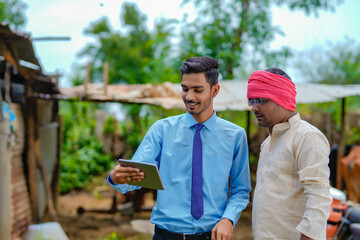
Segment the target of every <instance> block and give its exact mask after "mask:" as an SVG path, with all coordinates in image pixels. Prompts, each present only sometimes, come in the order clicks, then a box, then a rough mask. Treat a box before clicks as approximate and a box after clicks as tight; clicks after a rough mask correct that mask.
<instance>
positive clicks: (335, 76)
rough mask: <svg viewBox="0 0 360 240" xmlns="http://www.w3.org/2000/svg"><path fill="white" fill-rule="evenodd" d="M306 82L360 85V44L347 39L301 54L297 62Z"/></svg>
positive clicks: (296, 64)
mask: <svg viewBox="0 0 360 240" xmlns="http://www.w3.org/2000/svg"><path fill="white" fill-rule="evenodd" d="M295 68H296V69H298V71H299V72H300V74H301V76H303V78H304V80H305V81H308V82H318V83H330V84H360V43H359V42H356V41H355V40H354V39H350V38H347V39H345V40H344V41H342V42H338V43H329V44H328V45H327V47H322V46H315V47H313V48H311V49H309V50H306V51H303V52H300V53H299V55H298V56H297V58H296V60H295Z"/></svg>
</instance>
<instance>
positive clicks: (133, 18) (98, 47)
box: [79, 3, 178, 84]
mask: <svg viewBox="0 0 360 240" xmlns="http://www.w3.org/2000/svg"><path fill="white" fill-rule="evenodd" d="M146 20H147V18H146V16H145V15H144V14H142V13H141V12H140V11H139V10H138V8H137V6H136V5H135V4H134V3H124V4H123V9H122V13H121V22H122V31H120V30H114V29H112V27H111V25H110V24H109V21H108V18H106V17H104V18H101V19H99V20H97V21H95V22H93V23H91V24H90V26H89V27H87V28H86V29H85V35H87V36H90V37H92V38H94V39H95V43H91V44H89V45H87V46H86V47H85V48H84V49H82V51H81V52H80V54H79V56H80V57H86V58H87V59H89V61H90V62H91V63H92V66H93V70H92V73H91V74H92V79H101V78H102V67H103V63H104V62H105V61H107V62H108V63H109V82H110V83H129V84H140V83H160V82H164V81H170V82H175V81H178V74H177V71H176V70H175V69H174V68H173V63H172V60H171V57H170V56H171V52H170V49H171V48H170V47H171V40H172V37H173V36H174V23H175V21H174V20H171V19H170V20H166V19H158V20H157V21H156V23H155V26H154V28H153V30H149V29H148V28H147V25H146Z"/></svg>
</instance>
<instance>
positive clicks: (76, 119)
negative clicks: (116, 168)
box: [60, 102, 114, 193]
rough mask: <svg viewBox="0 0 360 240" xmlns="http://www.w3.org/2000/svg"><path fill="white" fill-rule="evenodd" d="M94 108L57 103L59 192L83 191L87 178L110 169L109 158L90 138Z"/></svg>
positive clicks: (92, 136)
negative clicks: (61, 128)
mask: <svg viewBox="0 0 360 240" xmlns="http://www.w3.org/2000/svg"><path fill="white" fill-rule="evenodd" d="M95 107H96V106H94V105H93V104H90V103H70V102H61V103H60V113H61V115H62V116H63V126H64V138H63V147H62V153H61V175H60V192H61V193H66V192H68V191H70V190H72V189H74V188H83V187H84V186H85V185H86V184H87V183H88V182H89V181H90V178H91V174H101V173H104V172H105V171H106V170H108V169H110V167H112V164H113V163H114V161H113V159H112V156H110V155H105V154H103V153H102V144H101V143H100V142H99V140H98V139H97V138H96V136H95V134H94V129H95V118H94V116H93V115H94V110H95Z"/></svg>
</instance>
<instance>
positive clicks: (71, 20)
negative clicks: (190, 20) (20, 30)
mask: <svg viewBox="0 0 360 240" xmlns="http://www.w3.org/2000/svg"><path fill="white" fill-rule="evenodd" d="M24 1H25V2H26V3H27V5H28V7H27V9H26V11H25V12H26V16H27V19H28V21H27V24H26V27H25V31H26V32H29V33H30V34H31V36H32V37H33V38H37V37H48V36H51V37H62V36H68V37H70V38H71V40H70V41H34V42H33V44H34V48H35V51H36V55H37V57H38V59H39V60H40V63H41V65H42V68H43V71H44V72H45V73H47V74H53V73H60V74H61V75H62V77H61V78H60V86H67V85H69V82H68V79H69V78H70V76H71V69H72V64H73V63H74V62H75V60H76V54H77V53H78V52H79V51H80V50H81V49H82V48H83V47H84V46H85V45H86V43H87V42H90V41H92V39H90V38H88V37H85V36H84V35H83V30H84V29H85V28H86V27H87V26H89V23H90V22H92V21H95V20H97V19H99V18H100V17H102V16H107V17H108V18H109V20H110V22H111V24H112V26H113V28H114V29H119V28H120V20H119V14H120V9H121V4H122V3H124V2H125V1H123V0H46V1H39V0H24ZM127 2H135V3H137V5H138V7H139V9H140V10H141V11H142V12H143V13H144V14H146V15H147V16H148V26H149V28H151V27H152V26H153V23H154V19H156V18H157V17H160V16H163V17H166V18H177V19H181V18H182V16H183V14H184V13H190V16H193V17H194V16H195V11H194V9H193V7H192V6H191V5H186V6H185V7H182V8H181V7H180V3H181V0H151V1H149V0H134V1H127ZM272 12H273V24H274V25H275V26H279V27H280V28H281V29H282V31H283V32H284V33H285V36H279V35H278V36H277V37H276V39H275V40H274V41H273V42H272V44H271V48H273V49H279V48H280V47H281V46H289V47H291V48H293V49H295V50H297V51H302V50H306V49H310V48H311V47H313V46H314V45H326V44H327V43H328V42H329V41H330V42H333V43H334V42H339V41H343V40H344V39H345V37H350V38H353V39H355V40H356V41H357V42H360V15H359V12H360V1H359V0H345V3H343V4H342V5H340V6H339V7H337V9H336V11H335V13H332V12H325V11H321V12H320V14H319V17H318V18H316V17H314V16H306V15H305V14H304V13H302V12H299V11H296V12H291V11H289V10H288V9H287V8H286V7H282V8H277V7H273V9H272Z"/></svg>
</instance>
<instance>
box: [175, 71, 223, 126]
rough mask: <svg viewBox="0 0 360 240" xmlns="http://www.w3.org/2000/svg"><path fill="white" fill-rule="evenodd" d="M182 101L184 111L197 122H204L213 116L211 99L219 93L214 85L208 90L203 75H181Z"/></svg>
mask: <svg viewBox="0 0 360 240" xmlns="http://www.w3.org/2000/svg"><path fill="white" fill-rule="evenodd" d="M181 87H182V93H181V96H182V99H183V101H184V103H185V106H186V110H187V111H188V112H189V113H190V114H191V115H193V116H194V118H195V119H196V120H197V121H198V122H204V121H206V120H207V119H208V118H210V117H211V115H212V114H213V97H215V96H216V95H217V93H218V91H219V85H218V84H216V85H214V86H213V87H212V88H210V84H209V83H208V82H207V81H206V78H205V74H204V73H191V74H183V76H182V79H181Z"/></svg>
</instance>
